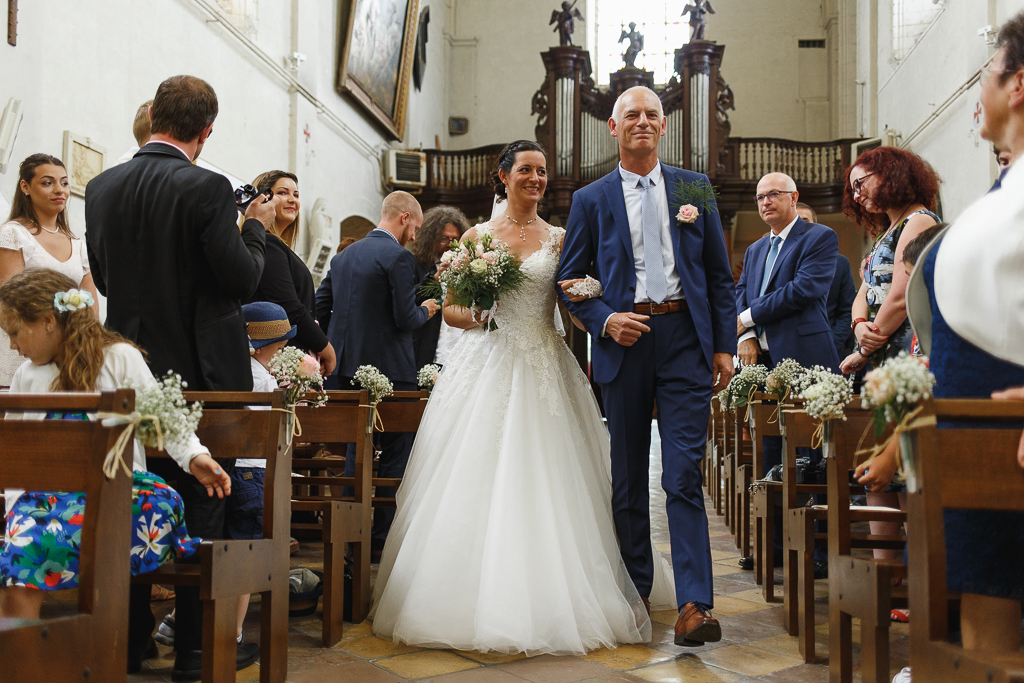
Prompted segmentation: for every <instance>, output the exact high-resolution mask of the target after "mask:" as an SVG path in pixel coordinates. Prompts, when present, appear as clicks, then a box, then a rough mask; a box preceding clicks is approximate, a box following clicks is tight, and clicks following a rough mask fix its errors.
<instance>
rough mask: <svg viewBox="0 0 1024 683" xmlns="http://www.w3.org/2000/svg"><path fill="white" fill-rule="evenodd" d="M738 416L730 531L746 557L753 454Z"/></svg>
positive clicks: (735, 429) (750, 443) (743, 409)
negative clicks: (744, 436)
mask: <svg viewBox="0 0 1024 683" xmlns="http://www.w3.org/2000/svg"><path fill="white" fill-rule="evenodd" d="M740 410H742V411H743V415H746V414H747V409H746V407H744V408H741V409H740ZM751 411H753V408H751ZM739 417H740V416H737V419H734V420H733V439H732V444H733V463H732V464H733V470H732V475H731V477H732V490H731V491H730V492H729V495H730V496H731V497H732V508H733V513H732V533H733V537H734V538H735V539H736V548H737V549H738V550H739V551H740V555H741V556H743V557H746V556H748V555H750V484H751V483H752V482H753V480H754V476H753V470H754V454H753V444H752V442H751V441H747V440H745V439H744V438H743V427H744V424H745V423H744V421H743V420H742V419H738V418H739Z"/></svg>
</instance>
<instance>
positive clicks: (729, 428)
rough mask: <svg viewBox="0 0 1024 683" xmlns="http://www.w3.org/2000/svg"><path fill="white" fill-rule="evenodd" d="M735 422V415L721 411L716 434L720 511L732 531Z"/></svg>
mask: <svg viewBox="0 0 1024 683" xmlns="http://www.w3.org/2000/svg"><path fill="white" fill-rule="evenodd" d="M741 410H742V408H741ZM735 424H736V416H735V415H733V414H732V413H730V412H728V411H724V412H723V413H722V429H721V430H720V431H719V434H718V452H719V459H720V460H721V462H722V470H721V472H722V474H721V480H722V481H721V486H720V490H719V496H720V498H719V500H720V501H721V508H722V513H723V516H724V517H725V519H724V520H722V521H724V522H725V525H726V526H727V527H729V531H732V520H733V500H732V489H733V475H734V472H735V469H736V461H735V456H734V454H733V437H734V434H735Z"/></svg>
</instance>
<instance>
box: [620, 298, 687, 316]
mask: <svg viewBox="0 0 1024 683" xmlns="http://www.w3.org/2000/svg"><path fill="white" fill-rule="evenodd" d="M689 308H690V306H689V305H688V304H687V303H686V299H676V300H675V301H665V302H663V303H660V304H652V303H644V304H633V312H634V313H639V314H640V315H665V314H666V313H675V312H676V311H685V310H687V309H689Z"/></svg>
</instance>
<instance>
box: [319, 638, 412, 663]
mask: <svg viewBox="0 0 1024 683" xmlns="http://www.w3.org/2000/svg"><path fill="white" fill-rule="evenodd" d="M338 647H340V648H341V649H342V650H345V651H346V652H350V653H352V654H354V655H356V656H357V657H361V658H363V659H377V658H379V657H390V656H392V655H402V654H406V653H409V652H419V651H420V649H421V648H418V647H413V646H411V645H402V644H401V643H393V642H391V641H390V640H384V639H383V638H378V637H377V636H364V637H362V638H355V639H353V640H343V641H342V642H340V643H339V644H338Z"/></svg>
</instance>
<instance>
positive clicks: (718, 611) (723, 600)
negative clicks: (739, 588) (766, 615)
mask: <svg viewBox="0 0 1024 683" xmlns="http://www.w3.org/2000/svg"><path fill="white" fill-rule="evenodd" d="M763 609H771V607H770V606H769V605H768V604H767V603H764V604H760V605H758V604H757V603H755V602H751V601H750V600H737V599H736V598H734V597H732V596H731V595H719V596H716V597H715V609H714V610H713V611H714V614H715V616H726V615H728V616H732V615H736V614H746V613H748V612H757V611H759V610H763Z"/></svg>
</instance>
